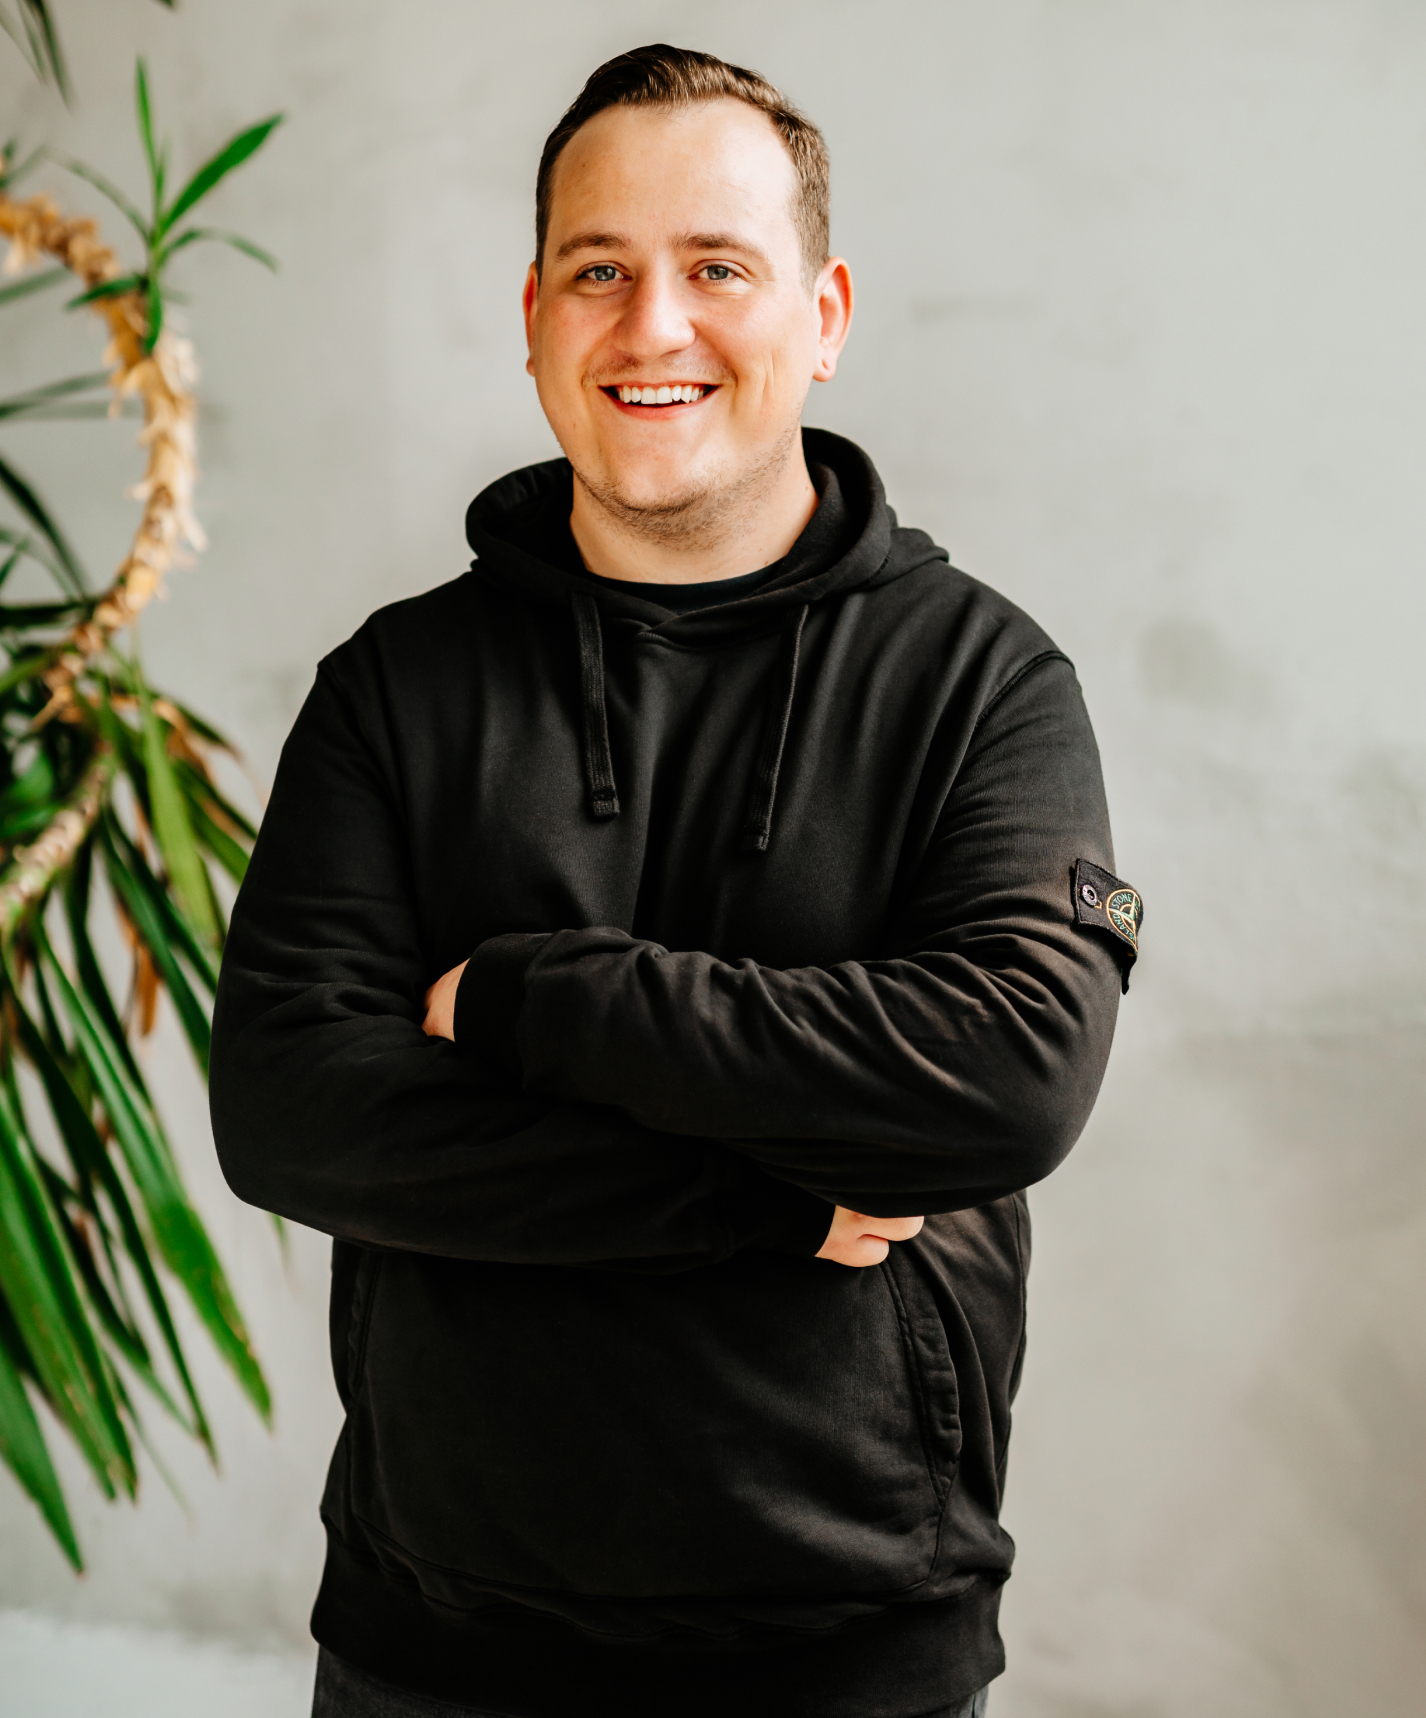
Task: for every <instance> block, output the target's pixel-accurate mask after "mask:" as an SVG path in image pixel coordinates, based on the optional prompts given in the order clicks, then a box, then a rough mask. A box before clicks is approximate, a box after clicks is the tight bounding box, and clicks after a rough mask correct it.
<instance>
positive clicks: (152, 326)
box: [144, 273, 163, 352]
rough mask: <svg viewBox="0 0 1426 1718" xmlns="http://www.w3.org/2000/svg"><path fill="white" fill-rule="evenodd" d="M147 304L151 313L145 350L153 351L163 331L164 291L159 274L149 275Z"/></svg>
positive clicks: (145, 337) (145, 336)
mask: <svg viewBox="0 0 1426 1718" xmlns="http://www.w3.org/2000/svg"><path fill="white" fill-rule="evenodd" d="M147 305H148V313H149V326H148V333H147V334H145V335H144V351H145V352H152V351H153V349H154V347H155V346H157V345H158V337H159V335H160V334H162V333H163V291H162V289H161V288H160V286H159V281H158V275H157V273H154V274H152V275H150V276H149V285H148V294H147Z"/></svg>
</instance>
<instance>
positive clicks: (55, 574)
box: [0, 525, 66, 584]
mask: <svg viewBox="0 0 1426 1718" xmlns="http://www.w3.org/2000/svg"><path fill="white" fill-rule="evenodd" d="M0 543H9V544H11V545H12V546H13V547H14V548H16V549H18V550H19V551H20V554H21V555H22V556H25V557H27V558H28V559H29V560H31V561H34V562H35V564H36V565H37V566H41V567H43V568H44V569H45V571H46V572H47V573H48V574H49V575H50V577H51V578H52V579H54V580H55V581H56V583H58V584H64V583H65V582H66V575H65V573H64V570H63V569H62V568H61V566H60V564H59V562H58V561H57V560H55V559H54V557H53V554H52V553H51V551H50V549H49V547H48V545H46V544H45V543H42V542H40V541H39V540H38V539H36V538H34V537H32V536H30V534H29V532H27V531H13V530H11V529H10V527H9V526H8V525H0Z"/></svg>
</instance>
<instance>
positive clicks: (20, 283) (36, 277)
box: [0, 173, 69, 304]
mask: <svg viewBox="0 0 1426 1718" xmlns="http://www.w3.org/2000/svg"><path fill="white" fill-rule="evenodd" d="M12 178H13V175H12V174H8V173H7V174H6V175H5V177H4V179H3V181H0V189H3V187H4V186H5V185H8V184H9V183H10V182H11V180H12ZM68 277H69V270H68V269H67V268H42V269H41V270H40V271H39V273H38V274H27V275H24V276H23V277H22V278H21V279H19V280H12V281H11V282H10V283H9V284H8V285H7V286H0V304H13V303H14V302H15V300H16V299H17V298H28V297H29V296H30V294H31V293H32V292H43V291H44V290H45V288H46V287H50V286H57V285H58V284H59V282H60V281H62V280H66V279H68Z"/></svg>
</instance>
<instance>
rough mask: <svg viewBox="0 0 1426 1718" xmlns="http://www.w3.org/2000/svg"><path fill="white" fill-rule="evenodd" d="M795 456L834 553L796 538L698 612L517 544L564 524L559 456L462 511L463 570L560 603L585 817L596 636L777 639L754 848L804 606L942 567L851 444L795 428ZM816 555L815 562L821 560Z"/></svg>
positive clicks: (603, 754)
mask: <svg viewBox="0 0 1426 1718" xmlns="http://www.w3.org/2000/svg"><path fill="white" fill-rule="evenodd" d="M802 446H803V452H804V454H805V456H806V458H807V463H808V466H809V468H811V469H812V470H813V471H814V473H815V471H816V470H817V468H818V467H826V468H827V470H829V471H830V472H831V473H832V474H833V476H834V477H835V479H836V483H837V487H838V491H839V494H840V498H841V505H842V507H843V508H844V509H845V513H846V518H847V525H846V529H845V530H844V531H843V532H842V533H840V551H839V552H837V553H835V554H834V556H833V558H832V559H831V560H830V561H827V562H826V564H823V561H822V560H819V558H818V557H817V556H816V555H812V554H808V553H805V552H804V553H801V554H799V552H798V551H799V548H803V547H804V542H803V539H799V541H798V544H797V545H794V548H793V551H792V552H791V553H790V554H789V555H788V556H787V557H786V564H785V566H784V568H783V570H782V571H781V572H780V573H778V574H777V575H776V576H775V577H773V578H772V579H771V580H770V581H768V582H767V583H765V584H761V585H759V586H758V587H757V588H756V589H755V590H753V591H750V592H749V594H748V595H747V596H744V597H737V598H734V599H732V600H730V601H724V602H719V603H717V604H715V605H713V606H711V607H709V608H706V609H694V610H692V611H689V612H686V613H683V614H671V613H670V612H669V611H668V610H667V609H665V608H662V607H660V605H659V604H658V603H656V602H653V601H650V600H648V599H646V598H643V597H638V596H632V595H630V594H628V592H627V591H625V590H622V589H619V588H617V587H616V586H614V585H612V584H609V583H607V582H605V581H601V580H598V579H595V578H593V577H591V576H590V575H588V574H581V573H577V572H574V571H571V570H567V569H566V568H563V567H559V566H555V565H553V564H551V563H550V562H548V561H545V560H541V559H539V558H538V557H537V556H536V555H534V554H532V553H530V552H529V551H528V550H527V549H525V548H524V547H522V546H521V543H522V541H523V540H524V539H525V538H526V536H527V532H526V530H525V529H523V528H522V527H524V526H525V525H526V524H527V522H528V521H529V520H530V519H531V518H532V517H537V516H540V515H548V516H551V517H564V518H567V517H568V515H569V512H570V508H571V506H572V504H573V485H574V473H573V470H572V468H571V466H570V464H569V461H568V460H565V459H551V460H546V461H544V462H543V463H541V464H539V465H530V466H526V467H525V468H524V469H523V470H521V471H514V472H511V473H510V474H509V475H508V476H506V477H502V478H500V479H499V480H498V481H497V482H495V483H492V484H491V485H490V487H489V488H488V489H484V490H482V491H481V493H480V494H479V495H477V496H476V498H475V500H474V501H472V502H471V504H470V507H469V508H468V509H467V511H466V519H465V530H466V538H467V540H468V541H469V543H470V546H471V548H472V549H473V550H474V551H475V555H476V559H475V561H474V563H473V564H472V567H471V571H472V572H473V573H475V574H477V575H478V576H481V577H484V578H488V579H493V580H495V581H496V582H498V583H500V584H503V585H507V586H512V587H514V588H516V589H519V590H522V591H524V592H525V593H527V594H528V595H530V596H532V597H534V598H536V599H537V600H540V599H542V600H544V601H547V602H551V603H555V604H559V605H561V606H566V607H567V608H568V609H569V610H570V611H571V613H572V615H573V619H574V627H575V636H576V639H577V643H578V658H579V677H580V692H581V703H582V715H583V724H584V735H583V739H584V766H585V782H586V790H587V804H588V810H589V813H590V815H591V816H593V817H596V818H605V817H617V816H618V815H619V791H618V785H617V782H616V780H615V776H614V763H613V756H612V753H611V749H610V744H609V719H608V708H607V703H606V698H605V687H604V634H605V631H606V630H612V631H613V632H614V633H615V634H618V633H621V632H645V631H648V630H656V631H659V632H663V633H667V634H669V635H670V636H676V637H677V639H678V641H679V643H680V644H681V645H684V646H694V647H696V646H697V645H699V644H707V645H712V644H718V643H722V642H725V641H727V640H728V639H730V638H735V637H739V636H752V635H761V634H765V633H767V632H769V631H774V630H776V631H779V632H780V633H781V648H780V650H779V652H778V657H777V663H776V666H775V668H774V670H773V672H772V673H771V674H770V675H769V680H768V697H767V716H766V721H765V726H764V731H763V740H762V745H761V747H760V749H759V753H758V759H757V764H756V767H755V769H754V773H753V779H752V781H751V782H750V783H749V788H748V815H747V820H746V823H745V826H744V836H743V847H744V849H745V850H746V851H750V852H765V851H766V850H767V846H768V843H769V841H770V839H771V835H772V815H773V805H774V802H775V800H776V796H777V781H778V775H779V773H780V770H781V767H782V757H783V751H784V748H785V746H786V742H787V733H788V728H789V725H790V723H791V719H792V711H793V705H794V702H795V699H796V695H797V679H798V667H799V657H800V650H801V642H802V632H803V627H804V626H805V624H806V621H807V615H808V612H809V610H810V609H811V607H812V605H813V604H814V603H817V602H820V601H822V600H823V599H824V598H827V597H830V596H834V595H840V594H842V593H845V592H847V591H852V590H858V589H865V588H867V587H869V586H872V585H874V584H881V583H886V582H889V581H890V580H891V579H894V578H898V577H901V576H903V575H904V574H906V573H909V572H911V571H912V570H913V569H914V568H916V567H920V566H924V565H925V564H926V563H927V562H928V561H936V560H940V561H944V560H945V559H946V552H945V550H944V549H940V548H937V546H936V545H935V544H934V543H933V542H932V541H931V539H930V538H929V537H928V536H926V535H925V533H924V532H921V531H908V530H903V529H901V528H900V527H898V525H897V522H896V515H895V514H894V513H893V512H892V511H891V509H890V508H889V507H888V506H887V504H886V493H885V491H884V490H883V488H882V485H881V479H880V477H879V476H878V475H877V472H876V467H875V466H874V465H873V464H872V463H871V461H870V460H869V459H868V458H867V456H866V455H865V454H864V453H863V452H862V450H861V449H860V448H859V447H857V446H856V445H855V443H853V442H850V441H847V440H845V439H844V438H843V437H841V436H837V435H832V434H831V433H830V432H829V431H827V430H814V429H804V430H803V432H802ZM824 559H825V557H824Z"/></svg>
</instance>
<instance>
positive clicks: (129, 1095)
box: [36, 925, 272, 1419]
mask: <svg viewBox="0 0 1426 1718" xmlns="http://www.w3.org/2000/svg"><path fill="white" fill-rule="evenodd" d="M36 941H37V944H38V946H39V947H40V949H41V951H42V953H43V955H44V957H45V961H46V965H47V966H48V968H49V970H50V973H51V976H52V977H53V979H54V982H55V985H56V987H57V989H58V991H59V996H60V1001H61V1003H62V1004H63V1006H64V1009H65V1012H66V1013H67V1014H68V1015H69V1018H70V1024H71V1025H72V1026H73V1028H74V1033H75V1041H76V1044H77V1046H78V1048H79V1050H80V1052H81V1054H82V1055H83V1056H84V1058H85V1060H86V1061H87V1062H88V1064H89V1067H90V1069H91V1070H92V1072H93V1074H94V1079H95V1084H96V1086H97V1087H98V1089H99V1092H100V1094H101V1096H102V1098H103V1102H104V1108H105V1110H106V1111H107V1112H108V1115H109V1120H110V1122H111V1124H112V1125H113V1128H114V1136H115V1138H116V1139H117V1140H118V1142H119V1147H120V1149H121V1151H122V1152H123V1154H124V1161H125V1163H127V1165H128V1167H129V1173H130V1174H131V1175H132V1176H133V1178H134V1184H135V1186H136V1187H137V1188H138V1190H139V1196H140V1198H141V1199H142V1200H143V1202H144V1208H145V1209H146V1210H147V1212H148V1214H149V1221H150V1222H151V1223H152V1224H153V1227H154V1234H155V1237H156V1238H157V1240H158V1244H159V1248H160V1250H161V1252H162V1254H163V1257H164V1261H165V1262H166V1264H167V1265H168V1267H169V1269H170V1270H171V1271H172V1272H173V1274H174V1275H175V1276H176V1277H177V1278H178V1280H179V1282H180V1283H182V1285H183V1287H184V1288H185V1290H186V1291H187V1293H188V1296H189V1299H190V1300H191V1301H192V1302H193V1307H194V1310H195V1311H196V1312H197V1313H198V1316H199V1317H200V1318H201V1319H202V1320H203V1322H204V1324H205V1325H206V1326H207V1328H208V1333H209V1335H210V1336H211V1337H212V1338H213V1341H214V1344H215V1345H216V1347H217V1349H218V1352H219V1353H220V1354H221V1355H222V1357H223V1359H224V1360H226V1362H227V1363H228V1366H229V1367H230V1368H231V1370H232V1372H233V1374H234V1376H235V1377H236V1378H237V1380H238V1382H239V1384H241V1385H242V1387H243V1390H244V1391H245V1392H246V1394H247V1396H248V1398H249V1400H250V1401H251V1402H252V1403H253V1405H254V1406H255V1407H256V1408H257V1410H258V1412H259V1413H260V1414H261V1415H262V1416H263V1418H264V1419H267V1418H269V1416H270V1415H271V1412H272V1400H271V1397H270V1395H269V1393H268V1388H267V1383H266V1380H265V1379H264V1378H263V1375H262V1371H261V1368H260V1367H259V1366H258V1363H257V1359H256V1356H255V1355H254V1354H253V1351H252V1345H251V1343H250V1342H249V1341H248V1336H247V1332H246V1330H245V1329H244V1327H243V1322H242V1317H241V1315H240V1314H239V1312H238V1308H237V1304H236V1302H235V1301H234V1300H233V1296H232V1291H231V1289H229V1287H228V1283H227V1279H226V1277H225V1276H224V1275H223V1270H222V1266H221V1265H219V1263H218V1259H217V1255H216V1254H215V1253H214V1251H213V1245H212V1242H211V1241H209V1239H208V1236H207V1233H206V1231H205V1230H204V1228H203V1225H202V1223H200V1222H199V1220H198V1216H197V1214H196V1213H195V1212H194V1210H193V1209H192V1207H191V1206H190V1205H189V1204H188V1201H187V1197H186V1195H185V1194H184V1192H183V1187H182V1184H181V1183H180V1182H179V1180H178V1174H177V1171H176V1169H175V1167H174V1163H173V1154H172V1151H171V1150H170V1148H169V1145H168V1141H167V1140H166V1139H165V1138H164V1135H163V1130H162V1128H161V1127H160V1126H159V1123H158V1118H157V1117H156V1116H155V1115H154V1113H153V1110H152V1108H151V1107H150V1105H149V1103H148V1100H147V1097H146V1095H145V1094H144V1093H143V1092H142V1091H141V1089H140V1088H138V1087H136V1086H135V1085H134V1084H133V1083H132V1082H131V1081H130V1080H129V1078H128V1075H127V1073H126V1072H125V1069H124V1065H123V1059H122V1058H121V1057H119V1056H118V1055H116V1054H115V1050H116V1046H115V1044H114V1043H113V1041H112V1038H111V1037H110V1035H109V1034H108V1033H107V1032H106V1031H105V1029H104V1027H103V1024H102V1023H101V1022H100V1020H99V1018H98V1016H97V1015H96V1014H95V1013H94V1012H93V1011H92V1010H91V1008H90V1007H89V1005H88V1002H87V1000H86V998H85V996H84V994H83V992H82V991H81V990H78V989H76V988H75V986H74V985H72V984H71V983H70V982H69V979H68V977H67V975H66V974H65V972H64V969H63V968H62V967H61V966H60V965H59V963H58V962H57V961H56V960H55V957H54V951H53V950H52V949H51V948H50V947H49V944H48V942H47V941H46V940H45V939H44V928H43V926H42V925H40V926H37V927H36Z"/></svg>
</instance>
